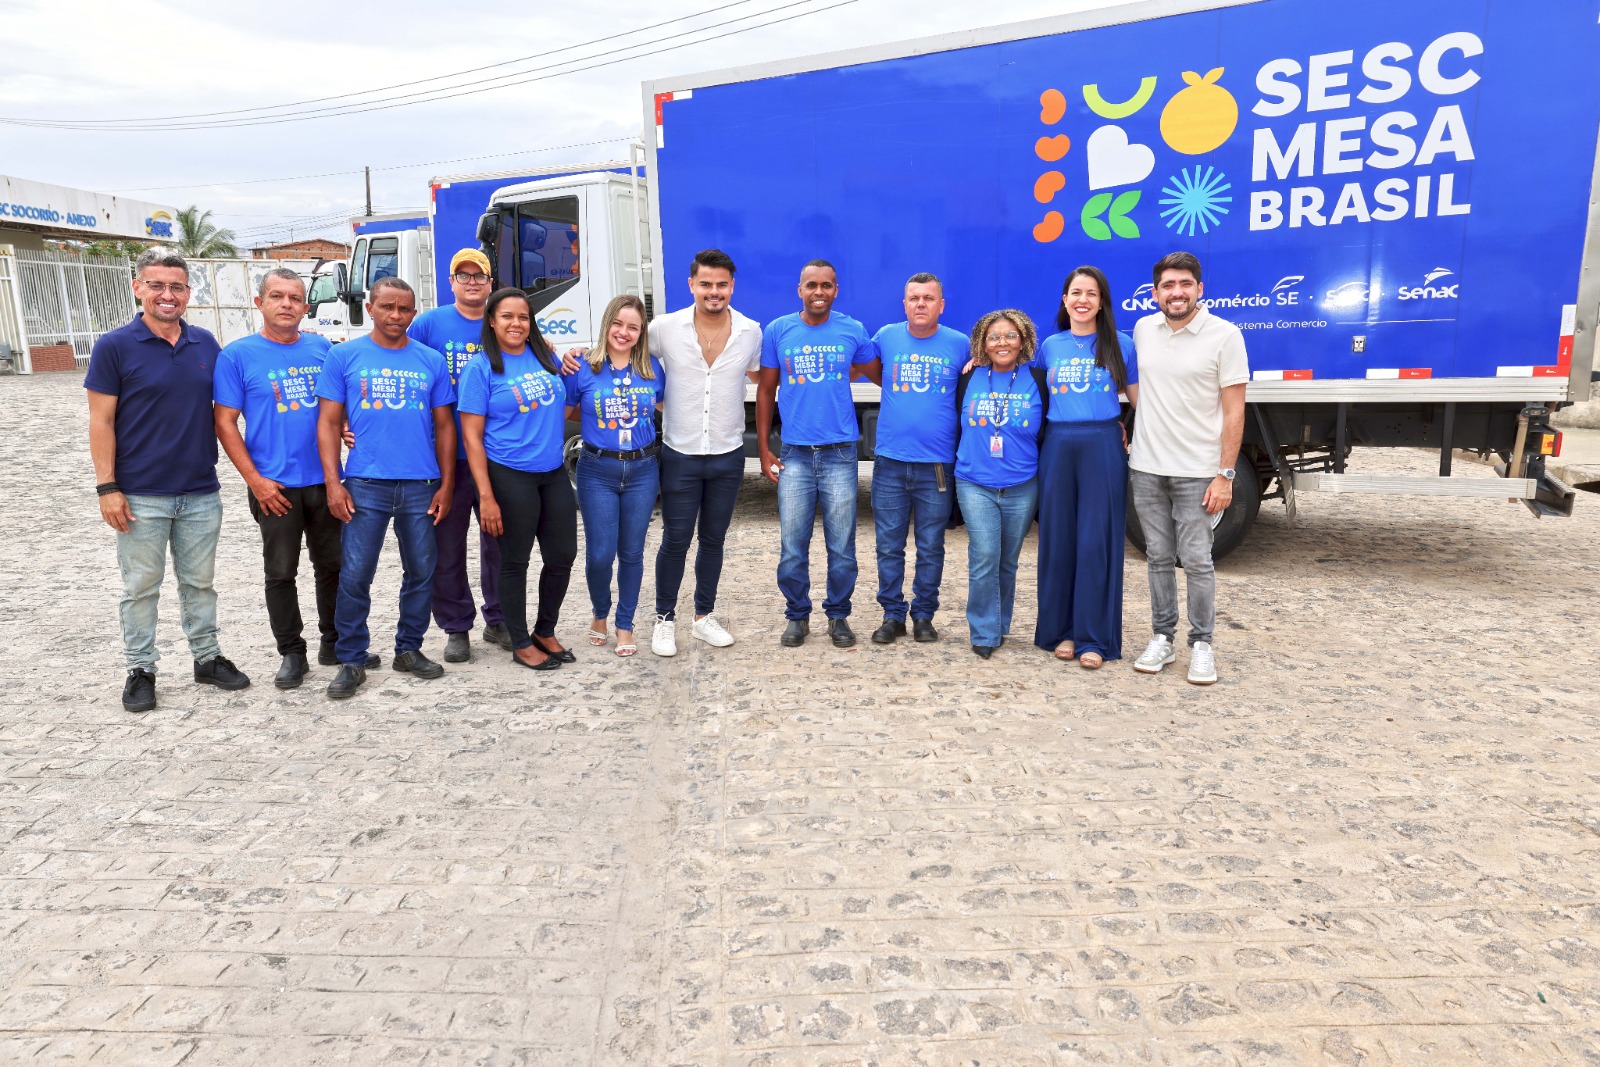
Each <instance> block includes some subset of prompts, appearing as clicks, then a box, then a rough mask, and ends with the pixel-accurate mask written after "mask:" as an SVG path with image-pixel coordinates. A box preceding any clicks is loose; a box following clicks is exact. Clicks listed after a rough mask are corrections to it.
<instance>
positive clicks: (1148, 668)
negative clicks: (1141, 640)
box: [1133, 634, 1178, 674]
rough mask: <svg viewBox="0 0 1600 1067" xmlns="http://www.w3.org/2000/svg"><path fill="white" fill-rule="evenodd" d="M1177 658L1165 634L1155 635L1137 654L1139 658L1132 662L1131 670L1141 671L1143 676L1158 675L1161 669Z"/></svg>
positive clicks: (1175, 650) (1175, 651) (1176, 653)
mask: <svg viewBox="0 0 1600 1067" xmlns="http://www.w3.org/2000/svg"><path fill="white" fill-rule="evenodd" d="M1177 658H1178V652H1177V649H1175V648H1173V647H1172V641H1171V640H1170V639H1168V637H1167V635H1166V634H1156V635H1155V636H1154V637H1152V638H1151V639H1150V644H1149V645H1148V646H1147V647H1146V648H1145V650H1144V651H1143V652H1141V653H1139V658H1138V659H1136V660H1134V661H1133V669H1134V670H1136V671H1143V672H1144V673H1145V674H1160V673H1161V668H1162V667H1165V666H1166V665H1167V664H1169V663H1171V662H1173V661H1174V660H1176V659H1177Z"/></svg>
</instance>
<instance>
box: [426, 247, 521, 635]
mask: <svg viewBox="0 0 1600 1067" xmlns="http://www.w3.org/2000/svg"><path fill="white" fill-rule="evenodd" d="M492 287H493V286H492V283H491V279H490V270H489V257H488V256H486V255H484V254H483V253H482V252H480V251H478V250H477V249H476V248H463V249H462V250H461V251H459V252H457V253H456V254H455V255H453V256H451V257H450V291H451V292H452V293H454V294H455V297H456V302H455V303H454V304H445V305H442V306H440V307H436V308H433V309H431V310H429V311H424V312H423V313H422V314H420V315H418V316H417V318H416V321H415V322H413V323H412V324H411V328H410V329H409V330H407V331H406V332H407V333H408V334H409V335H410V336H411V339H412V340H413V341H420V342H422V343H423V344H425V345H427V346H428V347H429V348H431V349H433V350H434V351H435V352H438V353H439V354H440V355H442V356H443V357H444V361H445V364H446V365H447V366H449V368H450V384H451V385H452V386H455V387H456V388H458V389H459V388H460V385H461V372H462V371H464V370H466V369H467V363H468V362H470V361H471V359H472V357H473V356H476V355H477V354H478V353H479V352H482V351H483V309H484V307H485V306H486V305H487V304H488V303H489V291H490V289H491V288H492ZM455 464H456V471H455V494H456V495H455V498H454V499H452V500H451V501H450V514H449V515H447V516H446V517H445V519H444V520H443V521H442V522H440V523H439V527H438V529H436V530H434V541H435V542H436V543H437V544H438V552H439V560H438V563H437V565H436V566H435V567H434V571H433V621H434V622H435V623H436V624H437V625H438V627H439V629H441V630H443V631H444V632H445V633H446V634H447V635H448V636H447V638H446V640H445V646H444V659H445V662H446V663H465V662H466V661H467V660H469V659H471V658H472V639H471V637H470V636H468V635H469V634H470V633H471V632H472V624H473V622H474V621H475V620H476V618H477V616H476V613H475V612H474V611H473V607H472V586H471V585H470V584H469V583H468V582H467V527H468V525H469V524H470V522H471V519H472V516H473V515H474V514H476V513H477V511H478V485H477V483H476V482H474V481H473V480H472V472H471V471H469V470H468V469H467V446H466V444H465V443H464V442H463V441H462V440H461V416H460V415H459V414H457V415H456V460H455ZM499 584H500V542H499V540H497V539H496V538H493V537H490V536H489V535H488V534H486V533H484V532H483V521H482V519H481V517H480V519H479V521H478V585H479V587H480V588H482V590H483V639H484V640H485V641H488V642H491V643H492V644H496V645H499V646H500V647H501V648H504V649H506V650H508V651H509V650H510V648H511V635H510V634H509V633H507V632H506V627H505V619H504V617H503V616H502V615H501V614H500V590H499Z"/></svg>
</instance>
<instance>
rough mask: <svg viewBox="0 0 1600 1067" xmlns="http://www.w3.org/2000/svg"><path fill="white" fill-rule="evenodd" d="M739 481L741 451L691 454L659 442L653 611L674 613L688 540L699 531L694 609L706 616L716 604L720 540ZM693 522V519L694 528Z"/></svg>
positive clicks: (741, 480) (724, 534)
mask: <svg viewBox="0 0 1600 1067" xmlns="http://www.w3.org/2000/svg"><path fill="white" fill-rule="evenodd" d="M743 484H744V450H743V449H735V450H734V451H732V452H724V453H722V454H721V455H720V456H691V455H686V454H684V453H682V452H674V451H673V450H672V449H670V448H668V447H667V446H666V445H662V446H661V548H660V549H659V550H658V551H657V552H656V613H657V614H659V615H663V616H665V617H666V618H669V619H675V618H677V616H678V587H679V586H681V585H682V584H683V567H684V563H685V562H686V561H687V560H688V558H689V542H690V541H692V540H694V539H695V537H696V535H697V534H698V536H699V539H700V544H699V546H698V547H697V548H696V549H695V553H694V613H695V614H696V615H710V614H711V613H712V612H713V611H715V610H716V608H717V582H718V580H719V579H720V578H721V577H722V545H723V542H724V541H725V540H726V539H727V536H728V524H729V523H731V522H732V521H733V505H734V502H735V501H736V500H738V498H739V487H740V486H741V485H743ZM696 524H698V529H697V526H696Z"/></svg>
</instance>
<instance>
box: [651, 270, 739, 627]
mask: <svg viewBox="0 0 1600 1067" xmlns="http://www.w3.org/2000/svg"><path fill="white" fill-rule="evenodd" d="M733 275H734V265H733V260H732V259H731V258H729V257H728V255H727V254H726V253H724V252H721V251H718V250H717V249H715V248H708V249H705V250H704V251H701V252H697V253H695V257H694V262H693V263H692V264H691V265H690V267H689V292H690V294H691V295H692V296H693V297H694V303H693V304H691V305H689V306H688V307H686V308H684V309H683V310H681V311H674V312H672V313H671V314H669V315H661V316H658V317H657V318H656V319H655V320H654V321H653V322H651V323H650V354H651V355H653V356H655V357H656V358H657V359H659V360H661V364H662V366H663V367H664V368H665V369H666V372H667V373H666V380H667V384H666V395H665V396H664V397H663V399H662V418H661V427H662V432H661V445H662V447H661V549H660V550H659V551H658V552H657V553H656V625H655V632H654V634H653V635H652V636H651V639H650V650H651V651H652V652H654V653H655V654H656V655H658V656H675V655H677V654H678V635H677V622H676V619H677V605H678V587H679V585H681V584H682V582H683V568H684V563H685V561H686V560H687V558H688V555H689V542H690V541H691V540H692V539H693V538H694V536H695V526H696V522H698V524H699V533H700V547H699V549H698V551H696V553H695V560H694V580H695V581H694V618H695V621H694V627H693V631H692V632H693V633H694V636H695V637H698V638H699V639H700V640H702V641H704V642H706V643H707V644H709V645H714V646H716V647H719V648H721V647H725V646H727V645H731V644H733V637H732V636H731V635H730V634H729V633H728V631H727V630H725V629H723V627H722V626H721V624H720V623H718V622H717V619H716V616H715V615H713V614H712V613H713V612H714V611H715V610H716V606H717V581H718V579H719V578H720V577H721V576H722V544H723V539H724V538H725V537H726V535H727V532H728V524H729V523H730V522H731V521H732V520H733V506H734V503H735V501H736V500H737V499H738V496H739V487H740V486H741V485H742V484H744V427H745V407H744V397H745V384H746V383H747V382H751V381H754V380H755V377H756V371H757V369H758V368H759V367H760V364H761V324H760V323H758V322H755V321H753V320H751V319H748V318H745V317H744V316H743V315H741V314H739V313H738V312H737V311H735V310H733V307H732V305H731V304H730V301H731V300H732V299H733Z"/></svg>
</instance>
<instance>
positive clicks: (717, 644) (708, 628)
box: [694, 615, 733, 648]
mask: <svg viewBox="0 0 1600 1067" xmlns="http://www.w3.org/2000/svg"><path fill="white" fill-rule="evenodd" d="M694 635H695V636H696V637H698V638H699V639H700V640H702V641H704V642H705V643H706V644H708V645H711V646H712V647H714V648H727V647H728V646H729V645H731V644H733V635H732V634H730V633H729V632H728V631H726V630H724V629H723V628H722V624H721V623H720V622H718V621H717V617H716V616H715V615H707V616H706V617H705V618H703V619H696V620H694Z"/></svg>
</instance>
